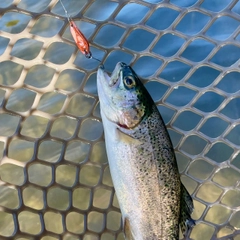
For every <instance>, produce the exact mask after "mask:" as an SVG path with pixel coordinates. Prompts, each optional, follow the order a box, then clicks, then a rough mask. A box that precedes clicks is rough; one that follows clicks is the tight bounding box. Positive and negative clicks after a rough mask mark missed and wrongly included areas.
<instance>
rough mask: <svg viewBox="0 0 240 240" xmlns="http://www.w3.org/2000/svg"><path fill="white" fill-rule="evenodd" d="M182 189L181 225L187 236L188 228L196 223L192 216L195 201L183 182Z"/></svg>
mask: <svg viewBox="0 0 240 240" xmlns="http://www.w3.org/2000/svg"><path fill="white" fill-rule="evenodd" d="M181 191H182V196H181V210H180V227H181V230H182V233H183V235H184V237H186V235H187V233H188V230H189V229H190V228H191V227H193V226H194V225H195V221H194V220H193V219H192V218H191V213H192V211H193V201H192V198H191V196H190V194H189V193H188V191H187V189H186V188H185V187H184V185H183V184H181Z"/></svg>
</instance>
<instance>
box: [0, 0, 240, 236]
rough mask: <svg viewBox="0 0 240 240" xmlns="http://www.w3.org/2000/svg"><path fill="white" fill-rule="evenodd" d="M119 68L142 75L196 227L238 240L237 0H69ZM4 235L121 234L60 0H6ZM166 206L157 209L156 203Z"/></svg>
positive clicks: (1, 71) (87, 67) (96, 117)
mask: <svg viewBox="0 0 240 240" xmlns="http://www.w3.org/2000/svg"><path fill="white" fill-rule="evenodd" d="M63 3H64V4H65V7H66V8H67V9H68V12H69V14H70V15H71V16H72V17H73V19H74V20H75V22H76V24H77V25H78V27H79V28H80V29H81V30H82V32H83V33H84V34H85V35H86V37H87V38H88V39H89V41H90V44H91V51H92V53H93V55H94V56H95V57H96V58H99V59H101V60H102V61H103V63H104V64H105V67H106V69H107V70H108V71H109V72H111V71H112V70H113V68H114V66H115V64H116V63H117V62H118V61H123V62H126V63H127V64H131V65H132V66H133V68H134V69H135V71H136V72H137V74H138V75H139V76H140V77H141V78H143V80H149V81H144V83H145V84H146V87H147V89H148V90H149V92H150V93H151V95H152V97H153V99H154V100H155V102H156V103H157V105H158V107H159V110H160V112H161V114H162V116H163V118H164V120H165V123H166V124H167V126H168V130H169V133H170V135H171V138H172V141H173V144H174V147H175V150H176V156H177V161H178V165H179V171H180V173H181V178H182V181H183V183H184V185H185V186H186V187H187V189H188V190H189V192H190V193H191V194H192V196H193V199H194V205H195V210H194V213H193V218H194V219H195V220H196V226H195V227H194V228H193V230H192V231H191V232H190V234H189V237H188V239H197V240H203V239H204V240H205V239H234V240H239V239H240V183H239V180H240V151H239V149H240V137H239V136H240V124H239V119H240V108H239V105H240V98H239V93H240V71H239V63H240V62H239V56H240V43H239V40H240V34H239V22H240V2H239V1H237V0H168V1H167V0H165V1H163V0H162V1H161V0H144V1H141V0H138V1H137V0H136V1H127V0H96V1H93V0H88V1H79V0H63ZM0 9H1V12H0V15H1V17H0V31H1V36H0V55H1V62H0V84H1V88H0V103H1V112H0V136H1V137H0V153H1V166H0V176H1V181H0V206H1V208H0V239H7V238H11V239H19V240H20V239H41V240H55V239H64V240H67V239H69V240H70V239H84V240H95V239H101V240H113V239H117V240H120V239H121V240H122V239H124V237H123V233H122V224H121V215H120V211H119V207H118V202H117V199H116V196H115V194H114V189H113V185H112V181H111V176H110V173H109V168H108V163H107V157H106V153H105V146H104V138H103V127H102V123H101V117H100V114H99V104H98V97H97V91H96V70H97V67H98V65H99V63H98V62H97V61H95V60H93V59H86V58H85V57H84V56H83V55H82V54H81V53H80V52H79V51H78V50H77V48H76V46H75V44H74V42H73V39H72V37H71V35H70V31H69V24H68V21H67V19H66V17H65V15H64V11H63V9H62V7H61V5H60V3H59V2H58V0H41V1H35V0H21V1H20V0H1V2H0ZM156 211H157V209H156Z"/></svg>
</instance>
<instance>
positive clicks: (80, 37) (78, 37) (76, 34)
mask: <svg viewBox="0 0 240 240" xmlns="http://www.w3.org/2000/svg"><path fill="white" fill-rule="evenodd" d="M59 1H60V3H61V5H62V8H63V10H64V12H65V15H66V17H67V19H68V22H69V25H70V32H71V34H72V37H73V39H74V41H75V43H76V45H77V47H78V49H79V50H80V51H81V52H82V54H84V55H85V57H86V58H89V59H90V58H91V59H94V60H97V61H99V62H100V63H101V60H99V59H97V58H95V57H93V56H92V53H91V51H90V46H89V42H88V40H87V39H86V37H85V36H84V34H83V33H82V32H81V31H80V29H79V28H78V27H77V25H76V24H75V22H74V21H73V20H72V19H71V17H70V16H69V15H68V12H67V9H66V8H65V6H64V5H63V3H62V0H59Z"/></svg>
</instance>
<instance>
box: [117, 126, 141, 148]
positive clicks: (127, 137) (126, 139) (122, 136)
mask: <svg viewBox="0 0 240 240" xmlns="http://www.w3.org/2000/svg"><path fill="white" fill-rule="evenodd" d="M116 131H117V136H118V139H119V141H121V142H124V143H126V144H128V145H130V144H134V145H140V144H141V142H140V141H139V140H138V139H135V138H133V137H132V136H130V135H129V134H127V133H125V132H124V131H123V130H122V131H121V130H120V129H117V130H116Z"/></svg>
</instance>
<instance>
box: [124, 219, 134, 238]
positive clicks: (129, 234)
mask: <svg viewBox="0 0 240 240" xmlns="http://www.w3.org/2000/svg"><path fill="white" fill-rule="evenodd" d="M123 230H124V234H125V239H126V240H134V237H133V232H132V229H131V225H130V221H129V219H128V218H125V219H124V227H123Z"/></svg>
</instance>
